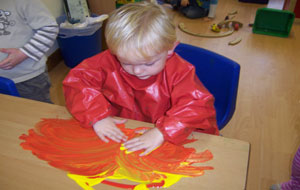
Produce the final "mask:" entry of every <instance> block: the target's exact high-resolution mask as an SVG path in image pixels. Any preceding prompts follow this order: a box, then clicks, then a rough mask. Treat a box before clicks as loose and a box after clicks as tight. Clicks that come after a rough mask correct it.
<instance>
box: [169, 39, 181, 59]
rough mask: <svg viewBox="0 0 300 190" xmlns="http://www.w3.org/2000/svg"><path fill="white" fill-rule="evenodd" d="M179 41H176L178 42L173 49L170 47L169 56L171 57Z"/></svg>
mask: <svg viewBox="0 0 300 190" xmlns="http://www.w3.org/2000/svg"><path fill="white" fill-rule="evenodd" d="M179 43H180V42H179V41H176V42H175V43H174V45H173V47H172V49H170V50H169V51H168V57H170V56H171V55H172V54H173V53H174V50H175V48H176V47H177V45H178V44H179Z"/></svg>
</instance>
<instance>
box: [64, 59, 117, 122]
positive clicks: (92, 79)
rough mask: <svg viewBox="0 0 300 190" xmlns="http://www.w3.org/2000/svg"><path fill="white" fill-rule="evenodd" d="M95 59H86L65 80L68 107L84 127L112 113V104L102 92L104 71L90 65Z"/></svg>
mask: <svg viewBox="0 0 300 190" xmlns="http://www.w3.org/2000/svg"><path fill="white" fill-rule="evenodd" d="M94 59H95V58H90V59H86V60H84V61H83V62H82V63H81V64H80V65H78V66H77V67H75V68H73V69H72V70H71V71H70V72H69V73H68V75H67V77H66V78H65V79H64V81H63V90H64V96H65V100H66V107H67V108H68V110H69V111H70V113H71V114H72V115H73V116H74V117H75V118H76V119H77V120H78V121H79V122H80V123H81V125H82V126H83V127H92V126H93V124H94V123H96V122H97V121H99V120H101V119H103V118H106V117H107V116H109V115H111V105H110V103H109V102H108V101H107V100H106V99H105V97H104V96H103V94H102V93H101V89H102V85H103V78H104V76H103V75H104V72H102V71H101V70H100V69H99V68H93V67H91V66H90V65H89V62H93V61H96V60H94Z"/></svg>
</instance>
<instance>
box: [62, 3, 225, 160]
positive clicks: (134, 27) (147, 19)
mask: <svg viewBox="0 0 300 190" xmlns="http://www.w3.org/2000/svg"><path fill="white" fill-rule="evenodd" d="M105 37H106V42H107V45H108V50H106V51H104V52H102V53H100V54H98V55H96V56H93V57H91V58H88V59H86V60H84V61H83V62H82V63H80V64H79V65H78V66H76V67H75V68H73V69H72V70H71V71H70V72H69V74H68V75H67V77H66V78H65V80H64V81H63V88H64V95H65V99H66V106H67V108H68V109H69V111H70V112H71V114H72V115H73V116H74V117H75V118H76V119H77V120H78V121H79V122H80V123H81V124H82V126H83V127H93V129H94V131H95V132H96V133H97V135H98V136H99V138H100V139H101V140H103V141H105V142H108V141H109V140H113V141H116V142H124V146H125V148H127V149H128V151H138V150H144V151H143V153H141V154H140V155H141V156H142V155H146V154H148V153H150V152H151V151H152V150H154V149H155V148H157V147H158V146H160V145H161V144H162V143H163V142H164V141H169V142H171V143H174V144H179V143H182V142H183V141H184V140H185V139H186V138H187V137H188V136H189V135H190V134H191V133H192V132H193V131H194V130H196V129H197V130H199V131H202V132H204V133H210V134H218V133H219V132H218V128H217V124H216V111H215V108H214V97H213V96H212V95H211V94H210V93H209V92H208V91H207V90H206V89H205V87H204V86H203V85H202V83H201V82H200V81H199V79H198V78H197V76H196V74H195V68H194V66H193V65H191V64H190V63H188V62H187V61H185V60H184V59H182V58H181V57H180V56H178V55H177V54H176V53H174V48H175V46H176V44H177V43H176V31H175V26H174V25H173V23H172V22H171V20H170V19H169V16H168V13H167V10H165V9H164V8H163V6H161V5H157V4H154V3H150V2H147V1H143V2H138V3H131V4H127V5H124V6H122V7H120V8H119V9H117V10H115V11H114V12H113V13H112V15H111V16H110V18H109V20H108V22H107V24H106V28H105ZM113 116H119V117H122V118H128V119H134V120H139V121H145V122H151V123H154V124H155V127H154V128H152V129H149V130H147V131H143V134H142V135H141V136H139V137H136V138H133V139H130V140H128V139H127V137H126V136H125V135H124V134H123V133H122V132H121V130H120V129H119V128H117V127H116V125H115V124H118V123H124V122H126V120H117V119H115V118H113Z"/></svg>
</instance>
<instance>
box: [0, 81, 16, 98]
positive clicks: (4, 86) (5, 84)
mask: <svg viewBox="0 0 300 190" xmlns="http://www.w3.org/2000/svg"><path fill="white" fill-rule="evenodd" d="M0 93H1V94H7V95H12V96H18V97H19V96H20V95H19V92H18V90H17V88H16V85H15V83H14V81H12V80H10V79H8V78H4V77H0Z"/></svg>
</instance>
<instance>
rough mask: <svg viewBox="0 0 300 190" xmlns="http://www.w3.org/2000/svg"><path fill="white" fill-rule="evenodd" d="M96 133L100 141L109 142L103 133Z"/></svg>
mask: <svg viewBox="0 0 300 190" xmlns="http://www.w3.org/2000/svg"><path fill="white" fill-rule="evenodd" d="M97 135H98V137H99V138H100V139H101V140H102V141H104V142H106V143H108V142H109V140H108V139H107V138H105V136H104V135H102V134H98V133H97Z"/></svg>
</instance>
